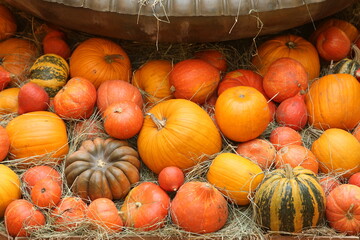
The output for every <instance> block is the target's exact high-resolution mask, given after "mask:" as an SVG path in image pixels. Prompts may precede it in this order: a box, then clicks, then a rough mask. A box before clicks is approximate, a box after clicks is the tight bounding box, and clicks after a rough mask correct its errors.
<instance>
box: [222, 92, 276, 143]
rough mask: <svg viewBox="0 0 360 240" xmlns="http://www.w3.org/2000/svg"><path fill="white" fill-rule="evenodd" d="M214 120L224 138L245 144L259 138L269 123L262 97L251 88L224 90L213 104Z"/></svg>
mask: <svg viewBox="0 0 360 240" xmlns="http://www.w3.org/2000/svg"><path fill="white" fill-rule="evenodd" d="M215 119H216V122H217V124H218V126H219V128H220V130H221V132H222V133H223V134H224V135H225V137H227V138H229V139H231V140H233V141H237V142H246V141H249V140H252V139H255V138H257V137H258V136H260V134H261V133H263V132H264V130H265V129H266V128H267V126H268V124H269V122H270V109H269V106H268V104H267V101H266V99H265V97H264V95H263V94H262V93H261V92H259V91H258V90H256V89H255V88H253V87H247V86H239V87H233V88H229V89H227V90H225V91H224V92H223V93H222V94H221V95H220V96H219V97H218V99H217V101H216V104H215Z"/></svg>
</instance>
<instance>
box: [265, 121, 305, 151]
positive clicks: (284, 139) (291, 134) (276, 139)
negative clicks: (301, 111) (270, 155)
mask: <svg viewBox="0 0 360 240" xmlns="http://www.w3.org/2000/svg"><path fill="white" fill-rule="evenodd" d="M269 141H270V142H271V143H272V144H273V145H274V147H275V149H276V150H280V149H281V148H282V147H284V146H288V145H302V137H301V134H300V133H299V132H297V131H295V130H294V129H292V128H290V127H281V126H280V127H276V128H274V129H273V130H272V131H271V133H270V136H269Z"/></svg>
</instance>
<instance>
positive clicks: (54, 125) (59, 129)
mask: <svg viewBox="0 0 360 240" xmlns="http://www.w3.org/2000/svg"><path fill="white" fill-rule="evenodd" d="M6 131H7V133H8V134H9V138H10V151H9V152H10V154H9V158H10V159H19V158H27V159H26V160H25V159H24V161H22V162H21V163H23V164H21V163H19V166H20V164H21V165H24V167H26V166H27V165H29V164H30V165H31V163H32V164H36V162H37V160H39V159H40V158H44V157H45V158H44V159H43V160H45V161H60V160H62V158H63V157H64V156H65V155H66V154H67V153H68V151H69V145H68V139H67V132H66V126H65V123H64V121H63V120H62V119H61V118H60V117H59V116H58V115H56V114H55V113H52V112H47V111H35V112H29V113H25V114H22V115H20V116H17V117H15V118H14V119H12V120H11V121H10V122H9V123H8V125H7V126H6ZM30 157H31V158H30Z"/></svg>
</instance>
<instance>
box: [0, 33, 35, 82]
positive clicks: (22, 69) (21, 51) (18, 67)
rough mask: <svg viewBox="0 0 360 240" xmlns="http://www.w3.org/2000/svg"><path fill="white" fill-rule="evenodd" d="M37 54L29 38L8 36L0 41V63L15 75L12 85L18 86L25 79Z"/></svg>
mask: <svg viewBox="0 0 360 240" xmlns="http://www.w3.org/2000/svg"><path fill="white" fill-rule="evenodd" d="M37 55H38V49H37V47H36V45H35V44H34V43H33V42H31V41H30V40H26V39H20V38H8V39H6V40H5V41H2V42H0V59H1V64H0V65H1V66H2V67H3V68H5V70H7V71H9V72H10V73H12V74H14V75H15V80H13V82H12V83H11V85H12V86H19V85H21V83H22V82H23V81H25V80H26V77H27V74H28V73H29V69H30V67H31V66H32V64H33V62H34V61H35V60H36V58H37Z"/></svg>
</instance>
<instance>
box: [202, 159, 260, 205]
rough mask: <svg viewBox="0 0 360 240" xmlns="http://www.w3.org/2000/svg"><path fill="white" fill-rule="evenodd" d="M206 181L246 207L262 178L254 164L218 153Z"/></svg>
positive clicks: (258, 168)
mask: <svg viewBox="0 0 360 240" xmlns="http://www.w3.org/2000/svg"><path fill="white" fill-rule="evenodd" d="M206 178H207V180H208V181H209V182H210V183H211V184H213V185H214V186H215V187H216V188H217V189H219V190H220V191H221V192H222V193H223V194H225V195H226V196H228V197H229V198H230V199H231V201H232V202H234V203H235V204H238V205H247V204H249V203H250V198H251V196H252V194H253V193H254V191H255V189H256V188H257V186H258V185H259V184H260V183H261V181H262V179H263V178H264V174H263V171H262V169H261V168H260V166H259V165H257V164H256V163H254V162H252V161H250V160H249V159H246V158H244V157H242V156H239V155H237V154H235V153H220V154H219V155H217V156H216V157H215V159H214V160H213V161H212V163H211V165H210V167H209V171H208V173H207V175H206Z"/></svg>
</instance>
